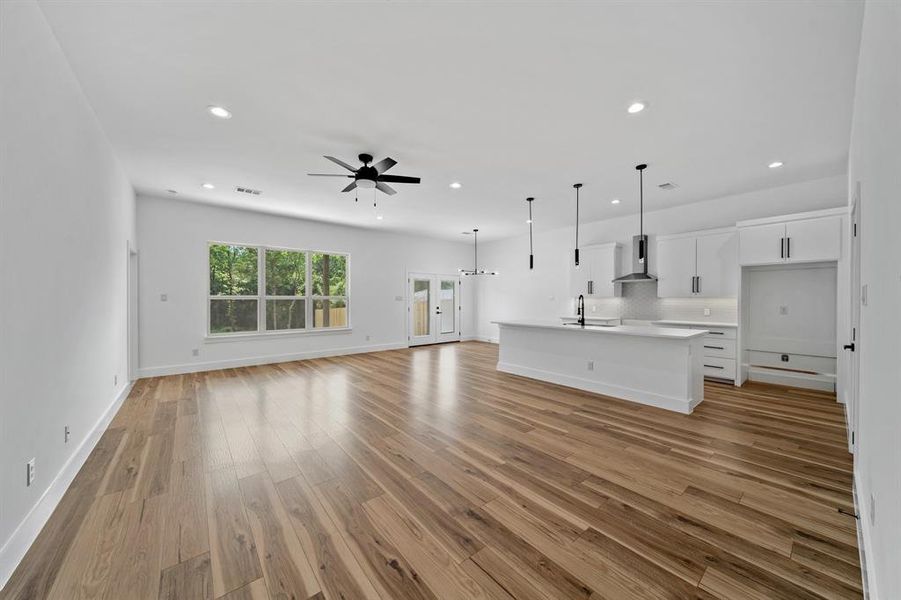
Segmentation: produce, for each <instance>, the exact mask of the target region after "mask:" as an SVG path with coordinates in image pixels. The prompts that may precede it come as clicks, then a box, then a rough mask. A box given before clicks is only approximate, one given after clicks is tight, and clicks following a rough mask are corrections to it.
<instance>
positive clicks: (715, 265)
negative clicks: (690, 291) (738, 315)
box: [695, 233, 738, 298]
mask: <svg viewBox="0 0 901 600" xmlns="http://www.w3.org/2000/svg"><path fill="white" fill-rule="evenodd" d="M737 267H738V236H737V235H736V234H735V233H717V234H713V235H702V236H700V237H698V284H697V288H696V290H695V291H696V292H697V293H696V294H695V295H697V296H701V297H705V298H736V297H737V296H738V268H737Z"/></svg>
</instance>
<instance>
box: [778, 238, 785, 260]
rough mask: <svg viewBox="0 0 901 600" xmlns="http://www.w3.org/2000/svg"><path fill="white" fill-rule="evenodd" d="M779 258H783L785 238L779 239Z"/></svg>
mask: <svg viewBox="0 0 901 600" xmlns="http://www.w3.org/2000/svg"><path fill="white" fill-rule="evenodd" d="M779 258H785V238H779Z"/></svg>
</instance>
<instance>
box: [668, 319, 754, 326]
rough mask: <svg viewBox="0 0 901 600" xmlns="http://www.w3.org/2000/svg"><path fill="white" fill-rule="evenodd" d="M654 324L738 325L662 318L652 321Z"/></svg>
mask: <svg viewBox="0 0 901 600" xmlns="http://www.w3.org/2000/svg"><path fill="white" fill-rule="evenodd" d="M654 325H690V326H692V327H738V324H737V323H717V322H715V321H675V320H672V319H664V320H662V321H654Z"/></svg>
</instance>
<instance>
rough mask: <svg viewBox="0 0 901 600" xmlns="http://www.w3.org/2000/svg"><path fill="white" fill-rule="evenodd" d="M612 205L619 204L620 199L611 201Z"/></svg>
mask: <svg viewBox="0 0 901 600" xmlns="http://www.w3.org/2000/svg"><path fill="white" fill-rule="evenodd" d="M610 204H619V198H614V199H613V200H611V201H610Z"/></svg>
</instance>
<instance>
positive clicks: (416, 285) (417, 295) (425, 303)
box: [413, 279, 432, 336]
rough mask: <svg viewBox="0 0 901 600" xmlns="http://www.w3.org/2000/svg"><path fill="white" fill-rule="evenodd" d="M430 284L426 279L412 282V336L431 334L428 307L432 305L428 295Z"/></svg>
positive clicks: (429, 293)
mask: <svg viewBox="0 0 901 600" xmlns="http://www.w3.org/2000/svg"><path fill="white" fill-rule="evenodd" d="M431 284H432V282H431V281H429V280H428V279H414V280H413V335H414V336H422V335H429V334H430V333H431V319H430V318H429V317H430V316H431V315H430V313H429V306H430V305H431V304H432V301H431V298H430V295H431V288H432V285H431Z"/></svg>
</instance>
